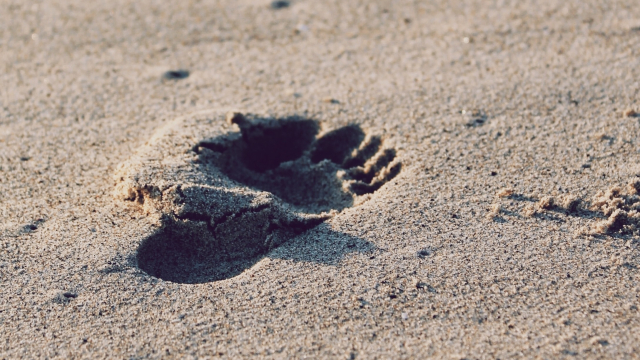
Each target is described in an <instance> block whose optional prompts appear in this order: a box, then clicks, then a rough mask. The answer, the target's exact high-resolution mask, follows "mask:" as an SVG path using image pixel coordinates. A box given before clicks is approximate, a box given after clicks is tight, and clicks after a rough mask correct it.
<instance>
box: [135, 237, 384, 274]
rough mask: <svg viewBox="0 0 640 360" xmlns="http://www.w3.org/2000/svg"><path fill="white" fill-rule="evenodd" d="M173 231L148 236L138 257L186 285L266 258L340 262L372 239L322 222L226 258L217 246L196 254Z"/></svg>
mask: <svg viewBox="0 0 640 360" xmlns="http://www.w3.org/2000/svg"><path fill="white" fill-rule="evenodd" d="M174 236H175V234H173V233H172V232H171V231H159V232H157V233H155V234H154V235H152V236H150V237H148V238H147V239H145V241H144V242H143V244H142V245H141V246H140V248H139V250H138V254H137V256H136V260H137V265H138V267H139V268H140V269H141V270H143V271H144V272H145V273H147V274H149V275H151V276H154V277H157V278H160V279H163V280H165V281H171V282H176V283H182V284H200V283H206V282H211V281H218V280H224V279H229V278H232V277H235V276H237V275H240V274H241V273H242V272H243V271H245V270H247V269H248V268H250V267H252V266H253V265H254V264H256V263H257V262H258V261H260V260H261V259H263V258H265V257H270V258H274V259H275V258H277V259H287V260H293V261H303V262H315V263H322V264H327V265H336V264H337V263H339V262H340V261H341V260H342V259H343V258H344V257H345V256H347V255H348V254H350V253H369V252H372V251H374V250H375V249H376V247H375V246H374V245H373V244H372V243H370V242H369V241H366V240H363V239H360V238H357V237H353V236H351V235H348V234H345V233H341V232H337V231H334V230H331V228H330V227H329V226H327V225H320V226H318V227H316V228H314V229H312V230H309V231H307V232H305V233H302V234H300V235H299V236H296V237H294V238H293V239H291V240H290V241H289V242H287V243H286V244H284V245H282V246H280V247H278V248H277V249H275V250H274V251H271V252H269V253H266V254H265V253H261V254H255V255H253V256H251V257H247V258H239V259H223V258H221V257H220V256H218V254H217V252H216V251H214V250H213V249H212V250H210V251H205V252H200V253H196V252H195V251H193V248H192V247H189V246H185V242H183V241H180V239H176V238H175V237H174Z"/></svg>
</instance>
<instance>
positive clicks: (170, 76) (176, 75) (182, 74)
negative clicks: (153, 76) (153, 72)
mask: <svg viewBox="0 0 640 360" xmlns="http://www.w3.org/2000/svg"><path fill="white" fill-rule="evenodd" d="M162 77H163V78H164V79H166V80H181V79H186V78H188V77H189V71H187V70H169V71H167V72H165V73H164V74H163V75H162Z"/></svg>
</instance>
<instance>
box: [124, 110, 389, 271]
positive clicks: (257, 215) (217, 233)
mask: <svg viewBox="0 0 640 360" xmlns="http://www.w3.org/2000/svg"><path fill="white" fill-rule="evenodd" d="M226 117H227V118H226V120H227V124H223V121H224V120H225V119H224V116H223V115H220V114H214V115H213V117H212V116H209V117H208V118H205V117H204V116H195V117H191V118H186V119H179V120H177V121H176V122H174V123H172V124H170V125H168V126H167V127H165V128H164V129H163V130H161V131H159V133H158V134H156V135H155V136H154V137H153V138H152V139H151V140H150V141H149V143H147V144H146V145H145V146H143V147H142V148H141V149H139V151H138V153H137V154H136V155H135V156H133V157H132V158H131V159H130V160H129V161H127V162H126V163H124V164H122V165H121V167H120V168H119V170H118V172H117V175H116V182H117V184H116V191H115V196H116V197H117V198H119V199H121V200H125V201H128V202H131V203H133V204H135V205H136V206H138V207H139V208H141V209H142V210H144V211H145V212H146V213H147V214H149V215H152V216H156V217H157V219H158V221H159V225H160V229H159V231H158V232H156V233H155V234H153V235H152V236H150V237H149V238H147V239H145V241H143V243H142V244H141V245H140V248H139V250H138V255H137V261H138V266H139V267H140V268H141V269H142V270H144V271H145V272H147V273H149V274H151V275H153V276H157V277H160V278H164V279H165V280H173V281H181V282H193V281H190V280H189V279H190V276H192V275H190V274H189V273H191V272H193V271H194V267H195V268H197V267H198V266H200V265H197V264H203V265H202V266H205V265H206V266H208V267H209V270H207V271H209V272H218V274H217V275H216V274H213V275H212V274H209V275H208V278H211V279H222V278H227V277H229V276H232V275H234V274H237V273H239V272H241V271H242V270H244V269H246V267H248V266H250V265H251V264H252V263H254V262H255V261H254V260H252V259H255V258H256V257H259V256H261V255H262V254H264V253H266V252H267V251H269V250H270V249H272V248H274V247H276V246H278V245H280V244H282V243H283V242H285V241H287V240H288V239H290V238H292V237H293V236H295V235H297V234H300V233H301V232H304V231H306V230H308V229H310V228H313V227H315V226H317V225H318V224H320V223H322V222H323V221H325V220H326V219H328V218H330V217H331V216H333V215H334V214H336V213H338V212H339V211H341V210H343V209H345V208H347V207H351V206H354V204H358V203H360V202H362V201H364V200H366V196H365V195H367V194H371V193H373V192H374V191H376V190H377V189H379V188H380V187H381V186H383V185H384V184H385V183H386V182H388V181H389V180H391V179H392V178H394V177H395V176H396V175H397V174H398V173H399V172H400V169H401V163H400V162H399V161H398V159H397V158H396V152H395V150H394V149H390V148H385V147H384V143H383V140H382V139H381V138H380V137H377V136H368V135H367V134H365V132H364V131H363V130H362V129H361V128H360V127H359V126H358V125H349V126H345V127H341V128H338V129H333V130H331V131H328V132H324V133H321V124H320V123H318V122H317V121H314V120H310V119H304V118H299V117H288V118H281V119H273V118H266V119H265V118H260V117H257V116H253V115H243V114H240V113H232V114H228V115H227V116H226ZM236 126H237V127H239V129H240V131H237V127H236ZM319 133H321V134H320V136H318V134H319ZM211 264H217V265H215V266H213V267H211V266H210V265H211Z"/></svg>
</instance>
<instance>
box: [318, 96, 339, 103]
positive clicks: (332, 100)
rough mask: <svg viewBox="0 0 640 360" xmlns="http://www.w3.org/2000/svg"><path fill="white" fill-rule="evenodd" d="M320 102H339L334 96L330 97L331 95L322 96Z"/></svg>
mask: <svg viewBox="0 0 640 360" xmlns="http://www.w3.org/2000/svg"><path fill="white" fill-rule="evenodd" d="M322 102H325V103H329V104H340V101H338V100H336V99H334V98H331V97H326V98H323V99H322Z"/></svg>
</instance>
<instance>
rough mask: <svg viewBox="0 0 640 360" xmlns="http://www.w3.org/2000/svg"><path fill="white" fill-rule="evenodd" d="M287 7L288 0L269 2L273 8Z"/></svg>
mask: <svg viewBox="0 0 640 360" xmlns="http://www.w3.org/2000/svg"><path fill="white" fill-rule="evenodd" d="M288 7H289V2H288V1H283V0H277V1H273V2H271V8H272V9H275V10H279V9H284V8H288Z"/></svg>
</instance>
